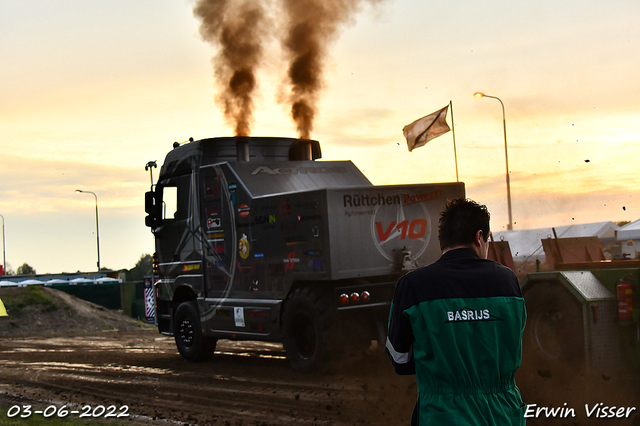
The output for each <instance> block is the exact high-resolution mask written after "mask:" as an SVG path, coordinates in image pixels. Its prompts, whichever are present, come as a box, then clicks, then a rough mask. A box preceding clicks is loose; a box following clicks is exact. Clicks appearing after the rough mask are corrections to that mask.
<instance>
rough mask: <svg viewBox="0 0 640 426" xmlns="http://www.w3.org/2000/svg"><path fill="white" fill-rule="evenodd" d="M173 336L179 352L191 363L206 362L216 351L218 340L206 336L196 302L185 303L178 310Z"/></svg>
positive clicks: (175, 316) (174, 321) (174, 320)
mask: <svg viewBox="0 0 640 426" xmlns="http://www.w3.org/2000/svg"><path fill="white" fill-rule="evenodd" d="M173 334H174V336H175V339H176V346H177V347H178V352H180V355H182V357H183V358H184V359H186V360H187V361H189V362H199V361H206V360H208V359H210V358H211V356H212V355H213V352H214V351H215V349H216V343H217V340H216V339H212V338H210V337H207V336H204V335H203V333H202V326H201V324H200V316H199V315H198V306H197V304H196V302H195V301H193V300H192V301H189V302H183V303H181V304H180V305H179V306H178V309H176V313H175V315H174V319H173Z"/></svg>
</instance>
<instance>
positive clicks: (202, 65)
mask: <svg viewBox="0 0 640 426" xmlns="http://www.w3.org/2000/svg"><path fill="white" fill-rule="evenodd" d="M276 3H277V2H276V1H275V0H273V1H271V4H273V5H275V4H276ZM193 5H194V3H193V2H191V1H186V0H173V1H169V0H138V1H134V2H132V1H124V0H108V1H107V0H93V1H90V2H87V1H81V0H50V1H46V2H43V1H35V0H3V1H2V2H0V37H1V40H2V43H0V58H2V66H1V67H0V82H1V84H0V150H1V151H0V152H1V153H0V214H1V215H3V216H4V218H5V234H6V259H7V263H8V264H10V266H11V267H12V269H14V270H15V269H17V268H18V267H19V266H20V265H22V264H23V263H25V262H26V263H28V264H29V265H31V266H33V267H34V268H35V269H36V271H37V272H38V273H48V272H50V273H55V272H62V271H64V272H75V271H77V270H80V271H92V270H95V267H96V238H95V237H96V236H95V202H94V198H93V196H92V195H91V194H76V193H75V192H74V191H75V190H76V189H82V190H85V191H93V192H95V193H96V194H97V196H98V204H99V217H100V243H101V245H100V251H101V253H100V254H101V264H102V266H106V267H109V268H112V269H121V268H127V269H129V268H131V267H133V266H134V265H135V263H136V262H137V260H138V259H139V257H140V255H141V254H143V253H152V252H153V238H152V234H151V232H150V231H149V229H148V228H146V227H145V226H144V192H145V191H147V190H148V188H149V185H150V177H149V172H146V171H145V170H144V166H145V164H146V163H147V162H148V161H150V160H158V164H159V165H160V164H161V163H162V161H163V159H164V156H165V155H166V153H167V152H168V151H169V150H170V149H171V145H172V143H173V142H174V141H185V140H187V139H189V137H193V138H194V139H201V138H207V137H215V136H229V135H231V134H232V130H231V127H230V126H229V125H227V124H226V123H225V121H224V119H223V117H222V114H221V113H220V110H219V109H218V107H217V106H216V104H215V102H214V101H213V98H214V96H215V90H214V79H213V71H212V65H211V58H212V56H213V55H214V54H215V53H216V49H215V47H214V46H212V45H211V44H209V43H207V42H205V41H203V40H202V38H201V37H200V35H199V32H198V28H199V24H200V22H199V20H198V18H196V17H194V15H193ZM274 16H276V17H277V16H279V15H278V13H275V12H274ZM265 43H266V44H265V46H266V48H267V57H266V59H265V60H264V63H263V64H262V66H261V68H260V71H259V74H258V83H259V96H258V98H257V99H256V110H255V123H254V125H253V131H252V134H253V135H256V136H288V137H295V136H296V135H297V134H296V131H295V126H294V125H293V124H292V122H291V120H290V118H289V116H288V113H287V108H286V106H285V105H283V104H282V103H280V102H279V99H282V97H283V96H282V95H283V92H285V91H286V85H284V83H283V81H284V75H285V70H286V63H285V60H284V58H283V55H282V51H281V49H280V47H279V44H278V41H277V40H276V39H275V37H271V38H268V39H267V40H265ZM328 52H329V54H328V56H327V58H326V62H325V65H326V68H325V74H324V78H325V79H324V90H323V92H322V94H321V97H320V103H319V115H318V117H317V120H316V122H315V129H314V131H313V132H312V138H314V139H317V140H319V141H320V142H321V144H322V151H323V159H324V160H347V159H350V160H352V161H353V162H354V163H355V164H356V165H357V166H358V167H359V168H360V169H361V170H362V171H363V172H364V174H365V175H366V176H367V177H368V178H369V179H370V180H371V181H372V182H373V183H374V184H377V185H383V184H398V183H424V182H448V181H455V179H456V174H455V164H454V156H453V138H452V133H451V132H450V133H447V134H446V135H444V136H441V137H439V138H437V139H434V140H433V141H431V142H429V143H428V144H427V145H426V146H424V147H422V148H418V149H416V150H414V151H413V152H411V153H410V152H408V150H407V146H406V142H405V140H404V138H403V135H402V128H403V127H404V126H405V125H407V124H409V123H411V122H412V121H414V120H415V119H417V118H419V117H422V116H424V115H427V114H429V113H431V112H434V111H436V110H438V109H440V108H442V107H444V106H445V105H447V104H448V103H449V101H452V103H453V119H454V122H455V136H456V145H457V154H458V168H459V174H460V180H461V181H463V182H465V184H466V189H467V195H468V196H469V197H471V198H474V199H476V200H478V201H480V202H482V203H485V204H487V205H488V207H489V210H490V212H491V213H492V228H493V230H494V231H499V230H503V229H505V227H506V224H507V221H508V219H507V207H506V206H507V198H506V189H505V158H504V139H503V131H502V109H501V106H500V103H499V102H498V101H497V100H495V99H490V98H483V99H477V98H474V97H473V94H474V93H475V92H477V91H482V92H484V93H486V94H488V95H492V96H497V97H499V98H500V99H501V100H502V101H503V102H504V105H505V110H506V123H507V138H508V152H509V165H510V170H511V174H510V177H511V192H512V203H513V219H514V222H515V224H514V229H515V230H518V229H531V228H537V227H547V226H559V225H568V224H572V223H576V224H578V223H589V222H596V221H607V220H611V221H622V220H628V221H633V220H636V219H640V199H639V197H638V194H637V188H638V187H639V186H640V171H639V166H638V161H639V159H640V144H639V142H640V125H639V120H638V118H639V117H640V101H639V98H640V78H639V77H640V65H639V61H640V59H638V58H640V2H638V1H637V0H611V1H609V2H601V1H598V2H596V1H591V0H586V1H585V0H581V1H578V0H563V1H561V2H558V1H550V0H540V1H537V2H513V1H509V0H481V1H476V2H466V3H464V6H462V5H461V3H459V2H436V1H424V0H385V1H381V2H377V3H376V4H375V5H371V4H369V3H367V2H363V3H362V7H361V8H360V11H359V12H358V13H356V14H354V16H353V19H351V21H350V22H349V23H348V25H345V26H344V27H343V28H341V29H340V31H339V37H336V38H335V40H334V41H333V42H332V43H331V45H330V48H329V49H328ZM448 122H449V125H451V124H452V122H451V115H449V117H448ZM153 172H154V179H155V178H157V175H158V172H159V168H158V169H154V170H153Z"/></svg>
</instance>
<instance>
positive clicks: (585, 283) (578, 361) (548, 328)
mask: <svg viewBox="0 0 640 426" xmlns="http://www.w3.org/2000/svg"><path fill="white" fill-rule="evenodd" d="M554 234H555V230H554ZM542 246H543V248H544V251H545V255H546V263H547V267H548V269H550V270H548V271H541V272H535V273H530V274H528V275H527V276H526V277H525V278H524V279H523V281H522V283H521V287H522V293H523V296H524V299H525V302H526V305H527V313H528V318H527V325H526V328H525V335H524V339H523V345H524V349H525V356H527V357H528V359H526V360H525V362H527V363H531V365H535V366H536V368H538V369H539V370H547V371H552V370H554V369H559V370H566V369H567V368H570V369H573V370H579V371H583V372H587V373H589V374H590V375H593V376H601V375H604V376H605V377H618V378H622V379H629V380H633V381H636V380H640V310H639V309H638V306H640V304H639V303H638V302H640V301H639V300H638V295H639V294H640V259H628V258H625V257H624V256H621V255H620V253H616V250H615V248H616V246H614V247H613V249H612V256H610V257H611V259H606V258H605V255H604V251H603V249H602V244H601V242H600V241H599V240H598V238H596V237H578V238H557V237H555V238H547V239H543V240H542ZM617 248H618V250H617V251H619V247H617ZM634 299H635V300H634ZM639 383H640V381H639Z"/></svg>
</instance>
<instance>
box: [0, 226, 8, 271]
mask: <svg viewBox="0 0 640 426" xmlns="http://www.w3.org/2000/svg"><path fill="white" fill-rule="evenodd" d="M0 217H1V218H2V274H3V275H7V256H6V254H5V250H4V216H2V215H1V214H0Z"/></svg>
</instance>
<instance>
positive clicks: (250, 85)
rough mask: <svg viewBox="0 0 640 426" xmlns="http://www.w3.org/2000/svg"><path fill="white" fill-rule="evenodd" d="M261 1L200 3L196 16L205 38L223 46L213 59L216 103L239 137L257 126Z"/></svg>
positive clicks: (205, 0)
mask: <svg viewBox="0 0 640 426" xmlns="http://www.w3.org/2000/svg"><path fill="white" fill-rule="evenodd" d="M261 5H262V2H260V1H251V0H245V1H235V0H199V1H198V2H197V4H196V6H195V8H194V14H195V15H196V16H198V17H199V18H200V19H201V20H202V23H201V25H200V34H201V35H202V38H203V39H205V40H207V41H209V42H211V43H213V44H215V45H217V46H219V48H220V50H219V52H218V54H217V55H216V56H215V57H214V58H213V64H214V69H215V78H216V85H217V87H218V93H217V95H216V102H217V103H218V105H219V106H220V107H221V108H222V110H223V112H224V116H225V119H226V120H227V122H229V123H230V124H231V125H232V126H234V133H235V135H236V136H249V135H250V134H251V126H252V124H253V106H254V103H253V95H254V92H255V89H256V87H257V79H256V69H257V68H258V65H259V64H260V62H261V61H262V45H261V41H262V38H263V37H264V32H265V19H264V12H263V9H262V6H261Z"/></svg>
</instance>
